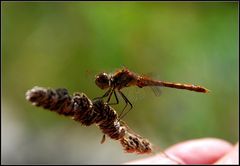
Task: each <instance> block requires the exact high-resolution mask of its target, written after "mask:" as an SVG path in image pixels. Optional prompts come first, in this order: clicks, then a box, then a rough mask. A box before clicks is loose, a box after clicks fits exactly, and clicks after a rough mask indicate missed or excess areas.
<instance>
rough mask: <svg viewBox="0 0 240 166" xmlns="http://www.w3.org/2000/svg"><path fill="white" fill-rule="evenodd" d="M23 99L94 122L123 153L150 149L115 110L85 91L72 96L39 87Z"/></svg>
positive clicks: (81, 121)
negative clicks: (118, 142) (90, 96)
mask: <svg viewBox="0 0 240 166" xmlns="http://www.w3.org/2000/svg"><path fill="white" fill-rule="evenodd" d="M26 99H27V100H28V101H30V102H31V103H32V104H33V105H35V106H41V107H43V108H45V109H48V110H51V111H54V112H57V113H58V114H60V115H64V116H69V117H71V118H72V119H74V120H75V121H78V122H80V123H81V124H83V125H85V126H89V125H92V124H96V125H97V126H98V127H99V128H100V129H101V131H102V132H103V133H104V136H105V134H106V135H108V136H109V137H110V138H111V139H115V140H118V141H120V143H121V145H122V146H123V149H124V151H125V152H128V153H138V154H146V153H151V152H152V147H151V143H150V142H149V141H148V140H146V139H144V138H142V137H141V136H139V135H138V134H136V133H135V132H133V131H132V130H131V129H130V128H129V127H128V126H127V124H126V123H125V122H124V121H122V120H119V119H118V114H117V113H116V111H115V110H114V109H113V108H112V107H110V106H109V105H108V104H106V103H104V102H103V100H101V99H98V100H94V101H91V100H90V99H89V98H88V97H87V95H85V94H84V93H75V94H74V95H73V97H71V96H69V94H68V91H67V90H66V89H64V88H59V89H50V88H42V87H34V88H32V89H30V90H28V91H27V93H26ZM104 138H105V137H104ZM102 142H104V139H103V140H102Z"/></svg>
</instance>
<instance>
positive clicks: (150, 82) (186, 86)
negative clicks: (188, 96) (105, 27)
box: [138, 77, 209, 93]
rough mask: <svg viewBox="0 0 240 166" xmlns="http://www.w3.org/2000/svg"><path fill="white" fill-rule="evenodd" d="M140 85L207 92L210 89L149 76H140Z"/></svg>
mask: <svg viewBox="0 0 240 166" xmlns="http://www.w3.org/2000/svg"><path fill="white" fill-rule="evenodd" d="M138 86H139V87H144V86H164V87H169V88H176V89H185V90H190V91H195V92H202V93H207V92H208V91H209V90H208V89H206V88H204V87H202V86H197V85H192V84H181V83H173V82H165V81H158V80H152V79H149V78H144V77H140V78H139V79H138Z"/></svg>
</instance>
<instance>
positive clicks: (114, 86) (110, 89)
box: [95, 67, 209, 119]
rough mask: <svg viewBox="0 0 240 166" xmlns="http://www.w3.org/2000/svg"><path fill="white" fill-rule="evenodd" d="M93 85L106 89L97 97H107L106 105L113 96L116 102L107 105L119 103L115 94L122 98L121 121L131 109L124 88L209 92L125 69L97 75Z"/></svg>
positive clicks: (198, 87)
mask: <svg viewBox="0 0 240 166" xmlns="http://www.w3.org/2000/svg"><path fill="white" fill-rule="evenodd" d="M95 84H96V85H97V86H98V87H99V88H101V89H107V91H106V92H105V93H104V95H103V96H101V97H98V98H105V97H107V103H109V101H110V100H111V97H112V95H113V94H114V96H115V99H116V102H115V103H109V104H118V103H119V99H118V97H117V94H116V92H117V93H118V94H120V96H121V97H122V98H123V100H124V101H125V106H124V108H123V110H122V111H121V113H120V114H119V117H120V118H121V119H122V118H123V117H124V116H125V115H126V114H127V113H128V112H129V111H130V110H131V109H132V108H133V105H132V103H131V102H130V101H129V100H128V98H127V97H126V96H125V95H124V93H123V92H122V91H121V90H122V89H123V88H126V87H131V86H137V87H139V88H143V87H152V86H157V87H168V88H175V89H183V90H189V91H194V92H200V93H208V92H209V90H208V89H207V88H205V87H203V86H198V85H193V84H183V83H174V82H167V81H161V80H155V79H153V78H151V77H147V76H144V75H140V74H137V73H134V72H132V71H130V70H129V69H128V68H126V67H124V68H122V69H118V70H117V71H115V72H114V73H105V72H102V73H99V74H97V75H96V76H95ZM95 99H96V98H95ZM128 104H129V105H130V109H129V110H128V111H127V112H125V113H124V114H123V112H124V110H125V108H126V107H127V105H128Z"/></svg>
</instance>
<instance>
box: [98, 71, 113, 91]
mask: <svg viewBox="0 0 240 166" xmlns="http://www.w3.org/2000/svg"><path fill="white" fill-rule="evenodd" d="M110 80H111V79H110V76H109V75H108V74H107V73H100V74H98V75H96V78H95V84H96V85H97V86H98V87H99V88H101V89H107V88H109V87H110Z"/></svg>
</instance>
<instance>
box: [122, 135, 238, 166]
mask: <svg viewBox="0 0 240 166" xmlns="http://www.w3.org/2000/svg"><path fill="white" fill-rule="evenodd" d="M238 150H239V146H238V143H237V144H236V145H232V144H230V143H229V142H227V141H225V140H222V139H217V138H202V139H194V140H189V141H184V142H181V143H177V144H175V145H173V146H171V147H169V148H168V149H166V150H165V151H164V152H165V153H166V154H167V155H168V156H170V157H171V158H172V159H174V160H171V159H169V158H167V157H166V156H164V155H163V154H161V153H159V154H156V155H154V156H151V157H148V158H144V159H140V160H135V161H130V162H127V163H125V164H208V165H209V164H211V165H215V164H238V163H239V159H238V156H239V154H238Z"/></svg>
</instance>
